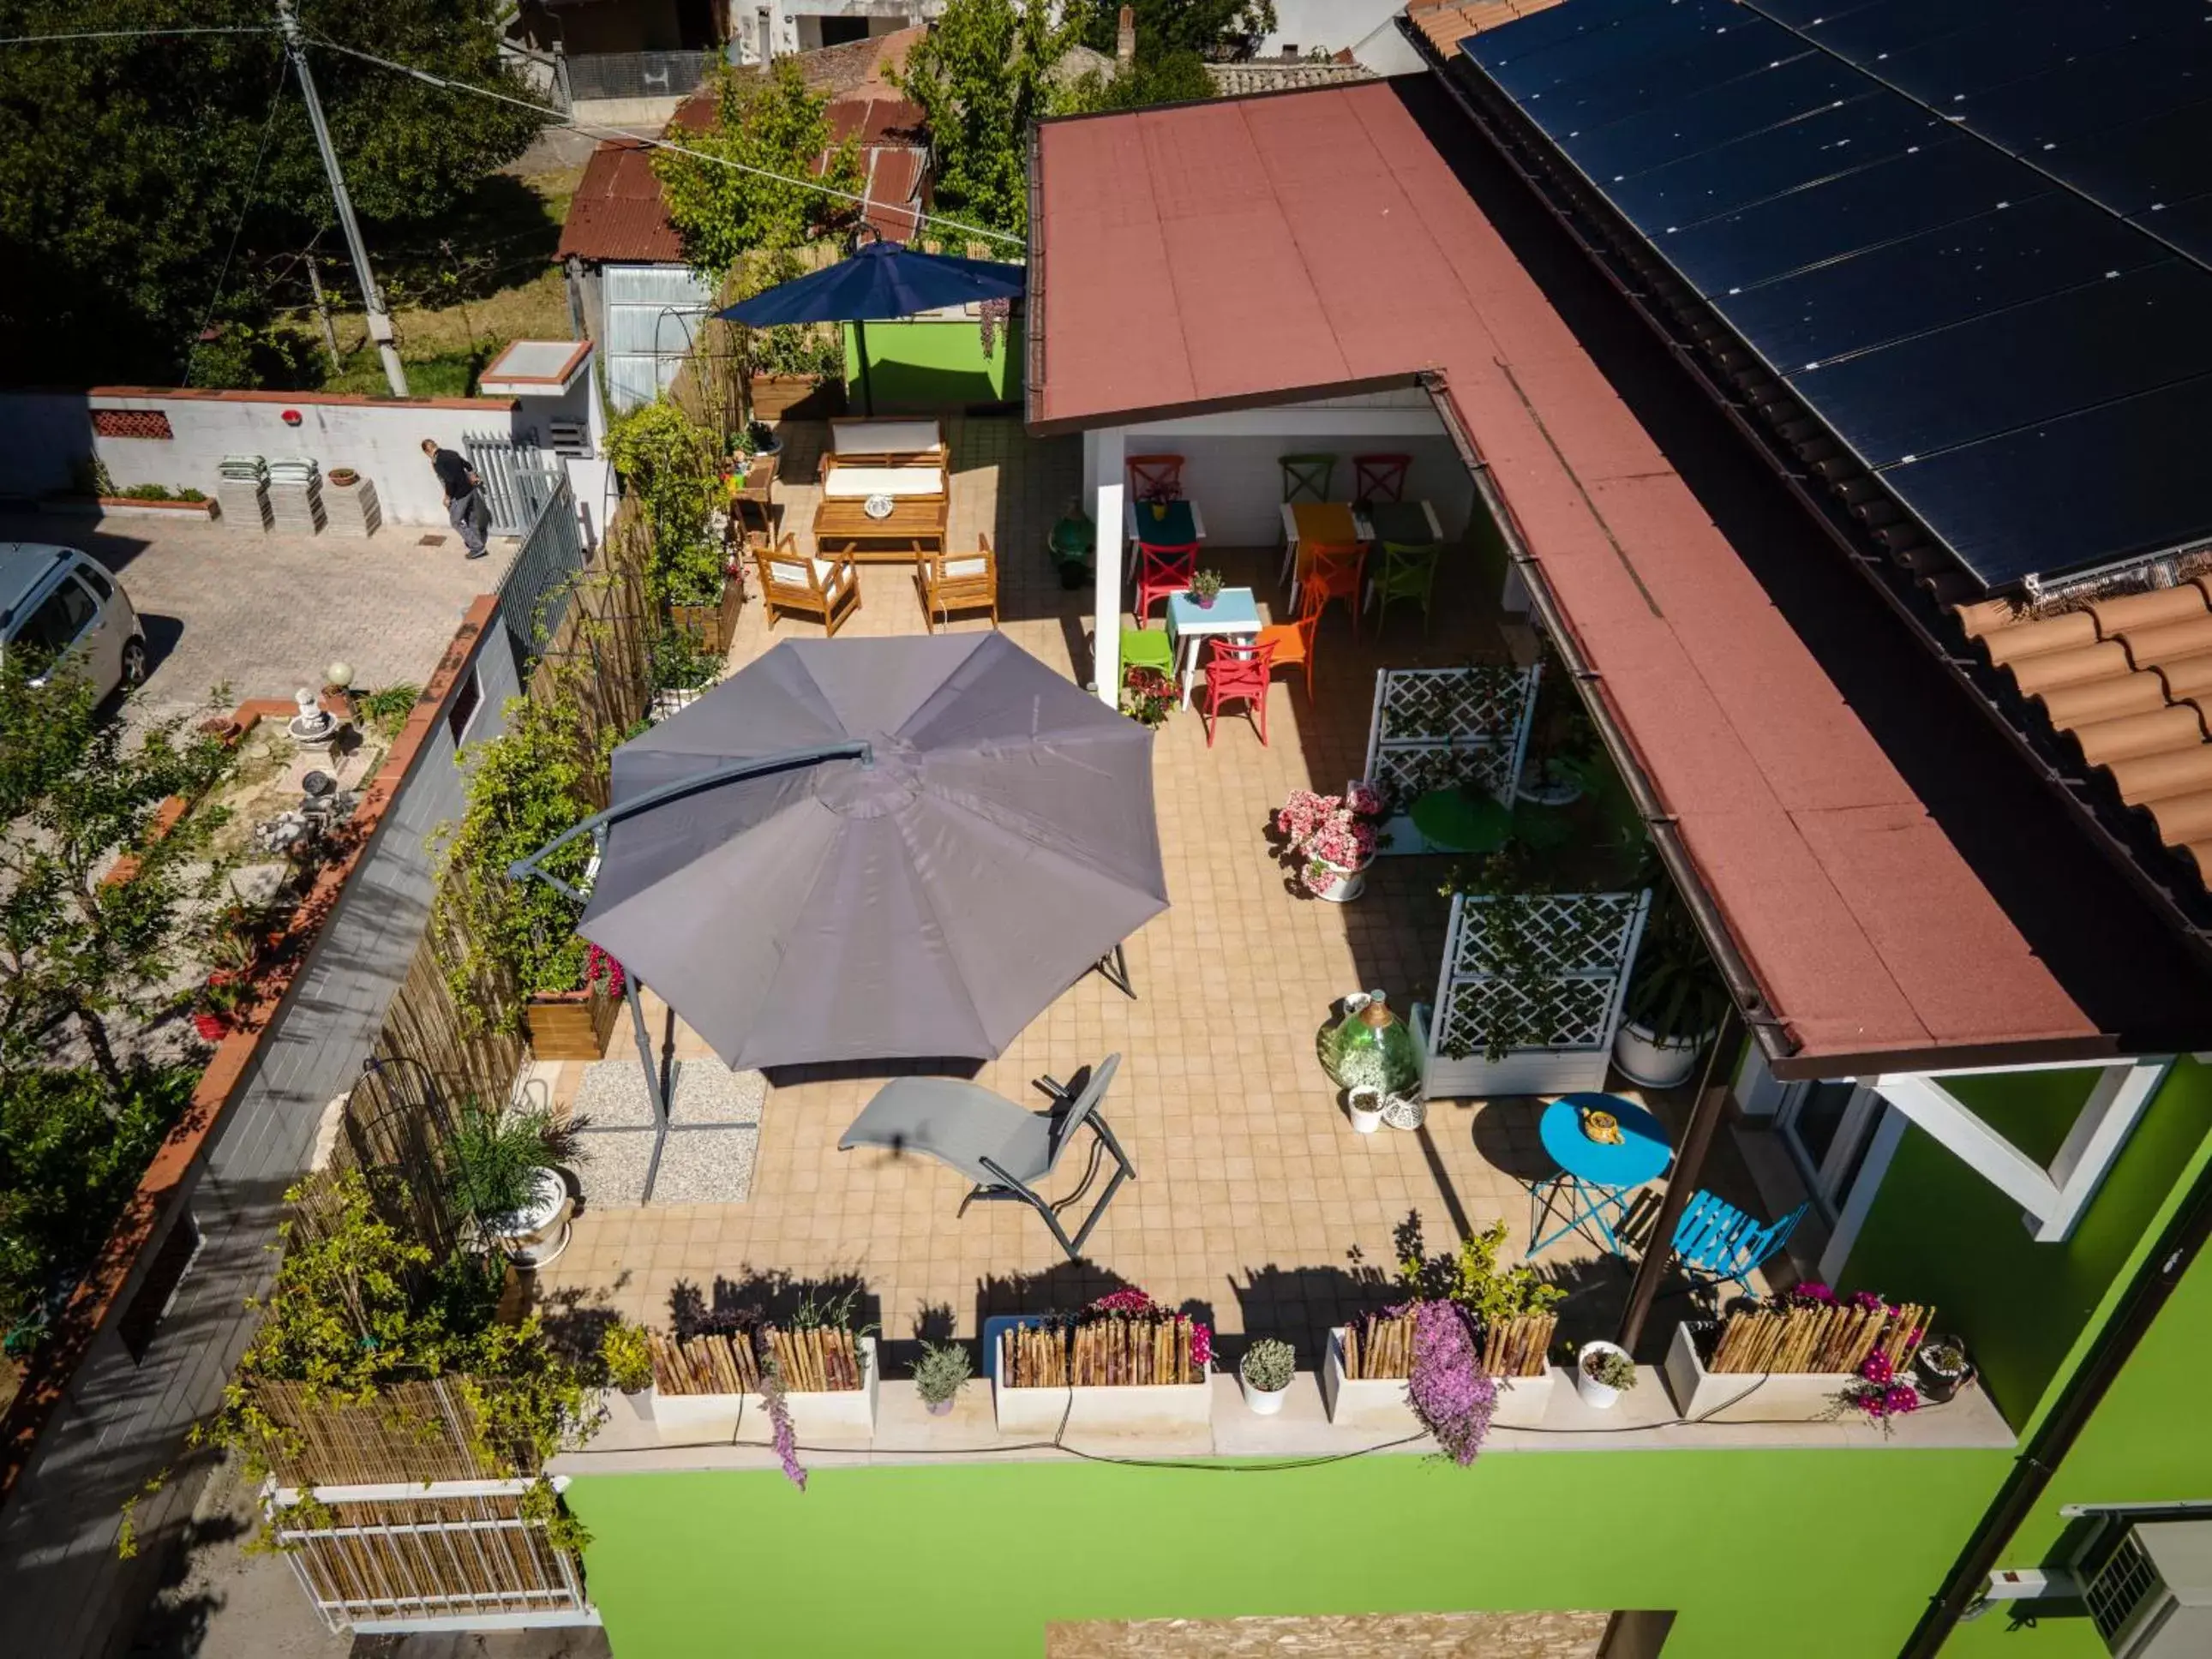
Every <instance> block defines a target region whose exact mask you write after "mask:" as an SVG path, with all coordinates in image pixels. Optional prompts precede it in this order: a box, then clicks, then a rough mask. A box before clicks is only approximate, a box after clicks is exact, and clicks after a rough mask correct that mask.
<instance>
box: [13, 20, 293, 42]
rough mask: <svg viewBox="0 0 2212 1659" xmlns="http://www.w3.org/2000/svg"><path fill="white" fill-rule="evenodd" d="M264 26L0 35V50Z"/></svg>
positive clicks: (262, 26)
mask: <svg viewBox="0 0 2212 1659" xmlns="http://www.w3.org/2000/svg"><path fill="white" fill-rule="evenodd" d="M267 33H270V26H269V25H268V24H266V23H234V24H230V25H228V26H225V27H208V28H191V29H81V30H79V31H77V32H76V33H73V34H9V35H0V46H47V45H50V44H52V43H55V42H58V41H64V40H158V39H161V38H162V37H164V36H167V35H176V34H267Z"/></svg>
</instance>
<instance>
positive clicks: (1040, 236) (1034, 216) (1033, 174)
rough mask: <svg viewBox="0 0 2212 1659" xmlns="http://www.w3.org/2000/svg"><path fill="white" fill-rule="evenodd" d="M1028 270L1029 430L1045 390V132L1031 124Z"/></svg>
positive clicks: (1025, 396) (1025, 384)
mask: <svg viewBox="0 0 2212 1659" xmlns="http://www.w3.org/2000/svg"><path fill="white" fill-rule="evenodd" d="M1029 159H1030V175H1029V180H1028V188H1029V202H1030V227H1029V228H1030V234H1029V251H1030V258H1029V273H1028V275H1027V276H1025V277H1024V279H1023V289H1022V420H1023V423H1024V425H1026V426H1029V427H1030V430H1031V431H1032V432H1034V431H1035V430H1036V426H1035V423H1036V421H1037V419H1038V418H1039V417H1040V416H1042V414H1043V412H1044V411H1043V409H1042V404H1041V403H1040V401H1039V399H1040V398H1042V395H1043V392H1044V230H1043V226H1044V186H1043V176H1044V132H1043V129H1042V127H1041V126H1040V125H1038V124H1037V123H1036V122H1034V121H1032V122H1031V123H1030V158H1029Z"/></svg>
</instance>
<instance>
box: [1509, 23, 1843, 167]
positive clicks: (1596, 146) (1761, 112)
mask: <svg viewBox="0 0 2212 1659" xmlns="http://www.w3.org/2000/svg"><path fill="white" fill-rule="evenodd" d="M1557 9H1559V10H1561V11H1565V9H1566V8H1565V6H1561V7H1559V8H1557ZM1540 15H1541V14H1540ZM1515 27H1519V25H1517V24H1516V25H1515ZM1865 91H1866V77H1865V76H1863V75H1861V74H1859V72H1858V71H1857V70H1854V69H1851V68H1850V67H1849V66H1848V65H1846V64H1838V63H1837V62H1836V61H1835V60H1834V59H1833V58H1816V57H1807V58H1792V59H1790V62H1788V63H1786V64H1783V65H1781V66H1780V67H1779V68H1778V69H1771V70H1765V71H1763V72H1762V73H1760V74H1758V75H1753V76H1749V77H1747V79H1744V80H1741V81H1738V82H1735V83H1734V84H1733V85H1731V86H1730V87H1729V89H1728V94H1727V96H1725V97H1719V98H1699V99H1694V100H1691V101H1690V102H1688V103H1686V104H1670V105H1668V106H1667V107H1665V108H1663V109H1657V110H1654V111H1652V112H1650V113H1649V114H1647V115H1638V116H1636V117H1633V118H1631V119H1629V120H1626V121H1612V122H1608V123H1606V124H1605V125H1601V126H1597V127H1595V128H1594V129H1593V130H1591V131H1587V132H1584V131H1577V130H1574V129H1571V128H1568V129H1555V128H1549V127H1547V128H1546V131H1547V132H1549V133H1550V134H1551V137H1552V140H1553V143H1557V144H1559V147H1560V148H1561V149H1564V150H1565V151H1566V153H1567V154H1568V155H1571V156H1572V157H1573V158H1574V161H1575V164H1576V165H1577V167H1581V168H1582V169H1583V172H1585V173H1589V175H1590V177H1591V178H1593V179H1607V178H1610V177H1613V176H1614V175H1616V174H1621V173H1632V172H1636V171H1638V170H1640V169H1642V168H1644V167H1659V166H1661V165H1662V164H1664V163H1665V162H1668V161H1674V160H1676V159H1678V158H1680V157H1681V156H1685V155H1696V154H1697V153H1698V152H1699V150H1704V149H1711V148H1712V147H1713V146H1715V145H1716V144H1725V143H1729V141H1730V140H1732V139H1736V138H1741V137H1745V136H1746V135H1747V134H1750V133H1754V132H1763V131H1765V130H1766V129H1767V128H1769V127H1772V126H1777V125H1780V124H1782V123H1783V122H1785V121H1792V120H1796V118H1799V117H1801V116H1803V115H1808V114H1810V113H1811V112H1814V110H1819V109H1825V108H1827V107H1828V106H1831V105H1833V104H1836V103H1838V102H1841V101H1844V100H1848V99H1852V98H1857V97H1859V96H1861V95H1862V94H1864V93H1865Z"/></svg>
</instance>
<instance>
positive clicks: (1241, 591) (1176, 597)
mask: <svg viewBox="0 0 2212 1659" xmlns="http://www.w3.org/2000/svg"><path fill="white" fill-rule="evenodd" d="M1259 636H1260V605H1259V601H1258V600H1257V599H1255V598H1254V597H1253V595H1252V590H1251V589H1250V588H1249V587H1225V588H1223V589H1222V590H1221V591H1220V592H1218V593H1216V594H1215V595H1214V596H1213V603H1212V605H1200V604H1199V602H1198V601H1197V600H1196V599H1193V598H1191V596H1190V595H1189V594H1188V593H1170V594H1169V595H1168V637H1169V638H1170V639H1171V640H1173V641H1175V651H1176V677H1177V678H1179V679H1180V680H1181V681H1182V706H1183V707H1184V708H1189V707H1190V685H1191V682H1192V681H1193V680H1194V679H1195V678H1197V677H1198V647H1199V642H1200V641H1202V640H1206V639H1211V638H1228V639H1243V640H1251V639H1257V638H1258V637H1259Z"/></svg>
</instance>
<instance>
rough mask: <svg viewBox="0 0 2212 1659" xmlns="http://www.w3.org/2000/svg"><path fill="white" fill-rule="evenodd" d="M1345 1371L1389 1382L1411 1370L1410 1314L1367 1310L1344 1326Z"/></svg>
mask: <svg viewBox="0 0 2212 1659" xmlns="http://www.w3.org/2000/svg"><path fill="white" fill-rule="evenodd" d="M1344 1374H1345V1376H1346V1377H1348V1378H1350V1379H1352V1380H1353V1381H1355V1382H1374V1381H1384V1382H1391V1381H1397V1380H1401V1379H1402V1378H1405V1377H1408V1376H1412V1375H1413V1315H1412V1314H1410V1313H1402V1314H1369V1315H1365V1316H1363V1317H1361V1318H1358V1319H1355V1320H1353V1321H1352V1323H1350V1324H1349V1325H1347V1326H1346V1327H1345V1328H1344Z"/></svg>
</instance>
